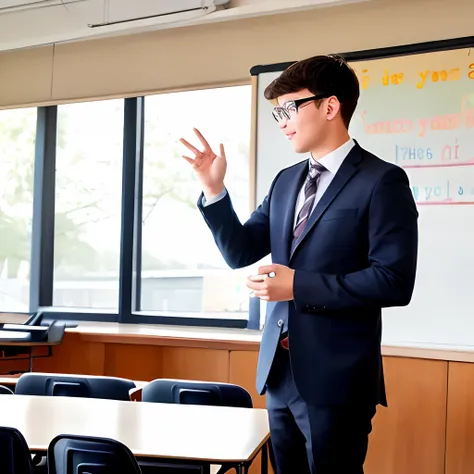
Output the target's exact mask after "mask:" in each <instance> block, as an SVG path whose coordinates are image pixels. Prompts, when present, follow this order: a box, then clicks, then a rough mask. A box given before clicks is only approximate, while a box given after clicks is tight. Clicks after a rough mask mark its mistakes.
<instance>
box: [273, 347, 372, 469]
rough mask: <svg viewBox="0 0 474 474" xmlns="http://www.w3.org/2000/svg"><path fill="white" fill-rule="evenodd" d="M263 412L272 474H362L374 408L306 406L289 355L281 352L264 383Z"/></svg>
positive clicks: (277, 353)
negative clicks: (269, 446)
mask: <svg viewBox="0 0 474 474" xmlns="http://www.w3.org/2000/svg"><path fill="white" fill-rule="evenodd" d="M310 376H311V374H308V377H310ZM267 409H268V414H269V421H270V435H271V441H272V446H273V451H274V453H273V454H274V462H275V464H276V466H275V468H276V474H363V472H364V469H363V464H364V461H365V457H366V454H367V446H368V435H369V433H370V432H371V430H372V418H373V416H374V415H375V411H376V408H375V406H361V405H357V406H352V405H348V406H346V405H343V406H337V405H329V406H315V405H311V404H310V403H307V402H305V401H304V400H303V399H302V398H301V397H300V395H299V393H298V390H297V388H296V385H295V382H294V379H293V373H292V370H291V365H290V355H289V352H288V351H287V350H286V349H284V348H282V347H280V346H279V347H278V349H277V352H276V355H275V359H274V361H273V365H272V369H271V372H270V376H269V379H268V384H267Z"/></svg>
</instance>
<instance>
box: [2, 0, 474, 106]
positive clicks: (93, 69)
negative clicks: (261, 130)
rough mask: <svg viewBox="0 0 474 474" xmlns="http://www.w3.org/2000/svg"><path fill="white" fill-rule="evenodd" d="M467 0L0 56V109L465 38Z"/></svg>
mask: <svg viewBox="0 0 474 474" xmlns="http://www.w3.org/2000/svg"><path fill="white" fill-rule="evenodd" d="M469 18H474V2H473V1H472V0H450V1H449V2H448V1H446V0H369V1H367V2H364V3H358V4H352V5H346V6H340V7H331V8H324V9H315V10H312V11H310V12H301V13H295V14H285V15H274V16H270V17H262V18H254V19H250V20H241V21H232V22H226V23H217V24H208V25H202V26H194V27H187V28H177V29H170V30H163V31H157V32H153V33H147V34H141V35H134V36H124V37H121V38H108V39H101V40H94V41H91V40H90V41H85V42H79V43H68V44H58V45H56V46H54V47H53V46H48V47H42V48H36V49H32V50H22V51H13V52H7V53H2V54H0V107H12V106H17V105H23V104H37V103H51V102H60V101H68V100H81V99H89V98H95V97H105V96H126V95H137V94H140V93H147V92H158V91H161V90H170V89H181V88H189V87H203V86H206V85H209V84H216V83H222V84H226V83H235V82H240V81H249V69H250V68H251V67H252V66H254V65H256V64H265V63H273V62H281V61H291V60H294V59H300V58H303V57H307V56H310V55H314V54H317V53H321V52H323V53H324V52H345V51H355V50H360V49H371V48H378V47H384V46H394V45H401V44H408V43H414V42H422V41H432V40H438V39H449V38H456V37H462V36H469V35H470V34H472V22H471V21H470V20H469Z"/></svg>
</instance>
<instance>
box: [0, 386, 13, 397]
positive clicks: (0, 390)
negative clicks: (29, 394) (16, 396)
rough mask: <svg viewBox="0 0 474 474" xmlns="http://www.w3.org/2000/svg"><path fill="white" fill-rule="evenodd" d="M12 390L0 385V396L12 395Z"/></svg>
mask: <svg viewBox="0 0 474 474" xmlns="http://www.w3.org/2000/svg"><path fill="white" fill-rule="evenodd" d="M12 394H13V390H11V389H9V388H8V387H5V385H0V395H12Z"/></svg>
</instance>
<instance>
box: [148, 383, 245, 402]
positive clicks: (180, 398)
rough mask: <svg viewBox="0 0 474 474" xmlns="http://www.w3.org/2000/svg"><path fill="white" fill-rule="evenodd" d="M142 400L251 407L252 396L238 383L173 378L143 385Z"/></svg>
mask: <svg viewBox="0 0 474 474" xmlns="http://www.w3.org/2000/svg"><path fill="white" fill-rule="evenodd" d="M142 402H154V403H176V404H188V405H189V404H191V405H212V406H227V407H239V408H253V404H252V397H251V396H250V394H249V393H248V392H247V391H246V390H245V389H243V388H242V387H239V386H238V385H233V384H228V383H215V382H195V381H189V380H174V379H156V380H153V381H152V382H150V383H149V384H147V385H145V387H144V388H143V390H142Z"/></svg>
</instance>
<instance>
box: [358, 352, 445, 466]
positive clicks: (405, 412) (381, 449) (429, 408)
mask: <svg viewBox="0 0 474 474" xmlns="http://www.w3.org/2000/svg"><path fill="white" fill-rule="evenodd" d="M384 369H385V380H386V385H387V396H388V404H389V407H388V409H386V408H383V407H378V410H377V414H376V416H375V418H374V420H373V431H372V434H371V435H370V438H369V451H368V455H367V460H366V463H365V472H366V474H402V473H403V474H444V453H445V427H446V403H447V373H448V363H447V362H445V361H433V360H421V359H408V358H397V357H385V358H384Z"/></svg>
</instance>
